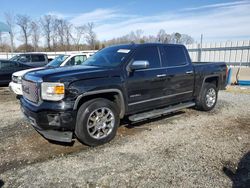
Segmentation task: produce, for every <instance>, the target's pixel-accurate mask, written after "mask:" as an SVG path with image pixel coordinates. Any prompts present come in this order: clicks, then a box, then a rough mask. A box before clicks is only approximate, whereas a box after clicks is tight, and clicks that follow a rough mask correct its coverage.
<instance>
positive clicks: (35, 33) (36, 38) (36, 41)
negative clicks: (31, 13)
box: [30, 21, 40, 51]
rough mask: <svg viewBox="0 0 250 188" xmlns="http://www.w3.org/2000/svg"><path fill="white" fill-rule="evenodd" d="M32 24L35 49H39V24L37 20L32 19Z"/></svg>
mask: <svg viewBox="0 0 250 188" xmlns="http://www.w3.org/2000/svg"><path fill="white" fill-rule="evenodd" d="M30 25H31V37H32V44H33V46H34V50H35V51H37V50H38V44H39V39H40V29H39V25H38V24H37V22H35V21H32V22H31V24H30Z"/></svg>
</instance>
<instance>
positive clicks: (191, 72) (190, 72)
mask: <svg viewBox="0 0 250 188" xmlns="http://www.w3.org/2000/svg"><path fill="white" fill-rule="evenodd" d="M193 73H194V71H187V72H186V74H193Z"/></svg>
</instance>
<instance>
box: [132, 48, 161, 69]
mask: <svg viewBox="0 0 250 188" xmlns="http://www.w3.org/2000/svg"><path fill="white" fill-rule="evenodd" d="M133 60H134V61H148V62H149V68H159V67H161V62H160V57H159V52H158V48H157V47H156V46H145V47H141V48H138V49H137V50H136V51H135V54H134V57H133Z"/></svg>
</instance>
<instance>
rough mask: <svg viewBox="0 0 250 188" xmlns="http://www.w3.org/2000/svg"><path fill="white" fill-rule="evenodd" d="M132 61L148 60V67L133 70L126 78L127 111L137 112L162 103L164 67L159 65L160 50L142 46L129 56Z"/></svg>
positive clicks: (154, 47) (155, 47)
mask: <svg viewBox="0 0 250 188" xmlns="http://www.w3.org/2000/svg"><path fill="white" fill-rule="evenodd" d="M134 61H148V62H149V68H147V69H141V70H135V71H133V72H130V73H129V74H128V77H127V79H126V81H127V82H126V88H127V94H128V96H127V100H128V110H129V112H131V113H133V112H139V111H144V110H147V109H151V108H153V107H157V106H160V105H161V104H162V100H161V97H162V94H163V93H162V92H163V88H164V82H165V76H166V74H165V69H164V68H162V66H161V58H160V51H159V48H158V47H157V46H144V47H143V46H142V47H140V48H138V49H136V51H135V53H134V55H133V56H132V58H131V62H134Z"/></svg>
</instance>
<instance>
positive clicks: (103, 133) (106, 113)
mask: <svg viewBox="0 0 250 188" xmlns="http://www.w3.org/2000/svg"><path fill="white" fill-rule="evenodd" d="M114 124H115V116H114V113H113V112H112V111H111V110H110V109H109V108H106V107H103V108H98V109H96V110H95V111H93V112H92V113H91V114H90V115H89V118H88V121H87V130H88V133H89V135H90V136H91V137H92V138H94V139H103V138H106V137H107V136H108V135H110V133H111V132H112V130H113V128H114Z"/></svg>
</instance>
